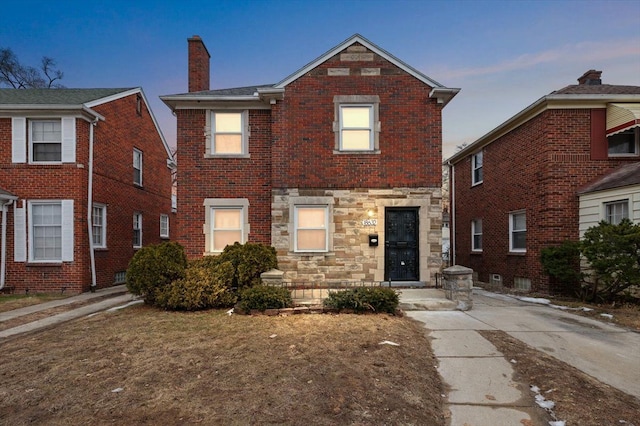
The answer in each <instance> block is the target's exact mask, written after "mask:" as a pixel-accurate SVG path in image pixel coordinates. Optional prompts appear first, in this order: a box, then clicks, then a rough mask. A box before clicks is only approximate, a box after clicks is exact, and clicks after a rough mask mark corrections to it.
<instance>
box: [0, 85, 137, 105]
mask: <svg viewBox="0 0 640 426" xmlns="http://www.w3.org/2000/svg"><path fill="white" fill-rule="evenodd" d="M132 89H133V88H123V89H0V104H3V105H6V104H10V105H82V104H86V103H88V102H91V101H96V100H98V99H102V98H106V97H109V96H113V95H115V94H118V93H122V92H127V91H129V90H132Z"/></svg>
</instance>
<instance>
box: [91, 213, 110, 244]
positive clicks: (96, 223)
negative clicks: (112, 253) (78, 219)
mask: <svg viewBox="0 0 640 426" xmlns="http://www.w3.org/2000/svg"><path fill="white" fill-rule="evenodd" d="M91 233H92V237H93V247H95V248H105V247H106V246H107V206H105V205H102V204H94V205H93V210H92V212H91Z"/></svg>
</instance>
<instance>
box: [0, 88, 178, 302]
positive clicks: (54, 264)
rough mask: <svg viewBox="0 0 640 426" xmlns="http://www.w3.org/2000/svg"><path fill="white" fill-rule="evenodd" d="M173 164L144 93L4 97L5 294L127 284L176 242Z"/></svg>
mask: <svg viewBox="0 0 640 426" xmlns="http://www.w3.org/2000/svg"><path fill="white" fill-rule="evenodd" d="M172 167H174V162H173V158H172V155H171V153H170V151H169V149H168V146H167V143H166V141H165V140H164V137H163V135H162V133H161V131H160V129H159V128H158V125H157V123H156V120H155V118H154V116H153V114H152V112H151V110H150V109H149V108H148V102H147V100H146V98H145V96H144V93H143V92H142V89H140V88H131V89H1V90H0V207H1V208H2V210H1V212H2V223H1V227H2V229H1V238H0V240H1V242H2V247H1V254H0V259H1V266H2V268H1V270H0V279H1V282H0V286H1V287H3V288H4V290H7V289H10V290H12V291H16V292H26V291H29V292H61V291H66V292H72V293H78V292H82V291H86V290H94V289H95V288H101V287H108V286H111V285H113V284H114V283H123V282H124V272H125V270H126V268H127V265H128V262H129V260H130V259H131V257H132V256H133V254H134V251H135V249H136V248H138V247H140V246H142V245H143V244H145V245H146V244H151V243H158V242H160V241H162V240H163V239H165V238H167V239H168V238H169V236H170V232H169V221H170V216H171V214H172V213H171V168H172Z"/></svg>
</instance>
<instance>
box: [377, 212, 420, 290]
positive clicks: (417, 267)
mask: <svg viewBox="0 0 640 426" xmlns="http://www.w3.org/2000/svg"><path fill="white" fill-rule="evenodd" d="M403 210H404V211H409V210H410V211H413V212H414V214H415V231H414V236H415V266H414V271H413V272H414V275H415V278H413V279H398V280H394V281H420V245H421V244H420V243H421V242H420V206H415V205H414V206H385V207H384V211H385V213H384V216H385V220H384V280H385V281H391V280H390V276H389V274H390V270H389V269H390V268H389V255H390V248H389V247H388V246H387V243H388V241H389V228H388V227H389V224H390V220H389V211H403Z"/></svg>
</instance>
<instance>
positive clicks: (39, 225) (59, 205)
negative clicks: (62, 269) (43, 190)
mask: <svg viewBox="0 0 640 426" xmlns="http://www.w3.org/2000/svg"><path fill="white" fill-rule="evenodd" d="M29 224H30V225H29V261H30V262H62V261H72V260H73V224H74V220H73V200H62V201H31V202H29Z"/></svg>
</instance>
